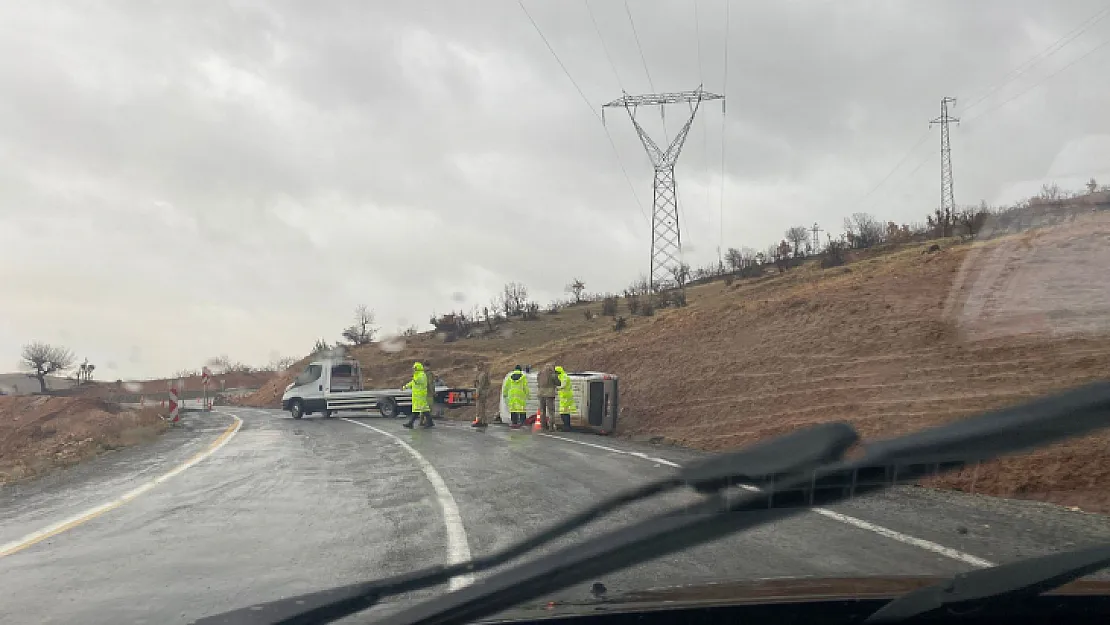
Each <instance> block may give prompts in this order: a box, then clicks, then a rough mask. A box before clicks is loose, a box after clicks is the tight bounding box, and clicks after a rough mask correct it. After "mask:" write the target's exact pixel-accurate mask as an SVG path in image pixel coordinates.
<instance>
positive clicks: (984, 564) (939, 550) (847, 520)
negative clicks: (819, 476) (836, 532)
mask: <svg viewBox="0 0 1110 625" xmlns="http://www.w3.org/2000/svg"><path fill="white" fill-rule="evenodd" d="M540 436H546V437H548V438H557V439H559V440H561V441H566V442H568V443H575V444H577V445H585V446H587V447H595V448H597V449H604V450H605V451H608V452H611V453H615V454H621V455H625V456H632V457H634V458H640V459H641V460H647V461H648V462H654V463H656V464H664V465H667V466H670V467H676V468H677V467H681V466H682V465H680V464H678V463H677V462H671V461H670V460H665V459H663V458H656V457H653V456H649V455H647V454H644V453H640V452H635V451H625V450H623V449H614V448H613V447H606V446H605V445H598V444H596V443H587V442H585V441H579V440H575V439H573V438H566V437H563V436H556V435H554V434H544V433H540ZM743 488H745V489H747V490H751V491H759V489H758V488H756V487H755V486H750V485H745V486H743ZM811 510H812V511H813V512H815V513H817V514H819V515H821V516H823V517H825V518H828V519H833V520H835V521H839V522H841V523H844V524H847V525H851V526H852V527H856V528H859V529H862V530H867V531H869V532H874V533H876V534H878V535H880V536H885V537H886V538H890V539H891V540H896V541H898V542H900V543H905V544H907V545H913V546H914V547H918V548H920V549H924V550H926V551H931V552H933V553H936V554H939V555H942V556H944V557H946V558H951V559H953V560H958V561H960V562H963V563H965V564H970V565H971V566H977V567H980V568H988V567H992V566H994V565H995V564H994V563H993V562H991V561H989V560H984V559H982V558H978V557H975V556H973V555H971V554H969V553H964V552H962V551H958V550H956V549H952V548H950V547H945V546H944V545H940V544H937V543H934V542H932V541H929V540H925V539H923V538H917V537H915V536H910V535H908V534H903V533H901V532H896V531H894V530H892V529H889V528H886V527H883V526H881V525H876V524H874V523H870V522H868V521H864V520H863V519H858V518H856V517H854V516H849V515H847V514H842V513H840V512H834V511H832V510H829V509H827V508H816V507H815V508H811Z"/></svg>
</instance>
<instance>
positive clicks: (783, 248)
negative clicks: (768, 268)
mask: <svg viewBox="0 0 1110 625" xmlns="http://www.w3.org/2000/svg"><path fill="white" fill-rule="evenodd" d="M775 266H776V267H778V269H779V273H782V272H784V271H786V268H787V267H789V266H790V244H789V243H787V242H786V239H783V240H782V241H781V242H779V246H778V249H776V250H775Z"/></svg>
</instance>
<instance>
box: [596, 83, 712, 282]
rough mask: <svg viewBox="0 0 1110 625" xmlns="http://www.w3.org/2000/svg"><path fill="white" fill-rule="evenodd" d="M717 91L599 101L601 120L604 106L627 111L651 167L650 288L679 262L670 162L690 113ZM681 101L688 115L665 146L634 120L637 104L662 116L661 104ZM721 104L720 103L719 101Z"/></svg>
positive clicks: (675, 157) (668, 275)
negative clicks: (684, 104)
mask: <svg viewBox="0 0 1110 625" xmlns="http://www.w3.org/2000/svg"><path fill="white" fill-rule="evenodd" d="M724 99H725V97H724V96H723V95H720V94H716V93H710V92H708V91H705V90H703V89H702V87H701V85H698V88H697V89H695V90H694V91H679V92H677V93H649V94H647V95H635V96H634V95H628V93H627V92H626V93H625V94H624V96H622V97H620V98H618V99H616V100H613V101H612V102H609V103H606V104H603V105H602V107H601V114H602V116H603V117H602V120H603V121H604V115H605V109H606V108H609V107H615V106H622V107H624V109H625V110H626V111H628V117H629V119H631V120H632V125H633V126H634V127H635V128H636V134H638V135H639V136H640V142H641V143H643V144H644V149H645V150H647V153H648V158H650V159H651V164H652V166H653V167H654V168H655V183H654V185H653V186H654V189H655V200H654V202H653V203H652V205H653V209H652V212H651V269H650V271H649V272H648V276H649V278H648V279H649V280H650V287H651V289H652V290H653V291H654V290H655V289H656V287H657V285H663V284H667V283H669V282H672V281H673V280H674V270H675V268H676V267H678V266H679V265H680V264H681V263H682V232H681V230H680V228H679V223H678V196H677V195H676V191H675V178H674V166H675V163H676V162H677V161H678V155H679V154H680V153H681V152H682V145H683V144H684V143H685V142H686V135H687V134H688V133H689V132H690V125H691V124H693V123H694V116H695V115H697V114H698V108H699V107H700V106H701V103H702V102H703V101H706V100H724ZM682 102H685V103H687V104H689V105H690V118H689V119H687V120H686V123H685V124H684V125H683V126H682V129H681V130H679V131H678V134H677V135H675V138H674V140H673V141H671V144H670V145H669V146H667V149H666V150H662V149H660V148H659V146H658V145H657V144H656V143H655V141H652V139H651V137H649V136H648V134H647V131H645V130H644V128H643V126H641V125H640V123H639V122H638V121H636V111H637V109H638V108H639V107H641V106H658V107H659V114H660V115H661V116H664V118H665V110H666V109H664V108H663V107H664V106H666V105H668V104H679V103H682ZM722 104H723V103H722Z"/></svg>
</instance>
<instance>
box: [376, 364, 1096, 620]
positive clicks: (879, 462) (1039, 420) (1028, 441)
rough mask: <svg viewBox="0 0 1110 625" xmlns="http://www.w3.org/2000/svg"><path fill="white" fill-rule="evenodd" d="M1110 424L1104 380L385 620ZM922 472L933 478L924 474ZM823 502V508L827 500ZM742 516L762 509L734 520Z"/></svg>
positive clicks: (481, 612)
mask: <svg viewBox="0 0 1110 625" xmlns="http://www.w3.org/2000/svg"><path fill="white" fill-rule="evenodd" d="M1105 427H1110V382H1099V383H1095V384H1091V385H1088V386H1085V387H1081V388H1078V389H1075V390H1072V391H1068V392H1065V393H1061V394H1058V395H1054V396H1050V397H1046V398H1043V399H1038V400H1035V401H1032V402H1029V403H1026V404H1023V405H1020V406H1016V407H1013V408H1006V409H1003V410H996V411H992V412H989V413H986V414H983V415H981V416H979V417H975V418H972V419H967V420H963V421H957V422H954V423H950V424H947V425H943V426H939V427H935V428H931V429H929V430H926V431H923V432H918V433H914V434H910V435H907V436H902V437H898V438H894V439H890V440H887V441H884V442H881V443H879V444H876V445H874V446H873V447H870V448H869V449H868V451H867V453H865V454H864V456H863V457H862V458H859V459H857V460H852V461H847V462H843V461H842V462H833V463H831V464H828V465H825V466H822V467H819V468H817V469H815V470H814V471H813V472H812V474H811V475H799V476H793V477H788V478H786V479H783V480H781V481H776V482H774V483H773V484H772V485H771V486H770V487H769V488H764V489H762V490H760V491H758V492H753V493H745V494H742V495H739V496H731V497H730V496H729V495H731V494H732V493H729V492H722V493H718V494H716V495H714V496H712V497H709V498H707V499H706V500H705V501H704V502H703V503H701V504H698V505H696V506H693V507H692V508H689V509H688V512H689V513H688V514H683V515H681V516H675V515H673V514H671V513H669V512H668V513H665V514H662V515H660V516H658V517H655V518H651V519H648V520H646V521H641V522H639V523H634V524H633V525H632V526H630V527H624V528H621V529H618V530H615V531H611V532H608V533H606V534H604V535H602V536H598V537H595V538H592V539H589V540H587V541H585V542H584V543H582V544H579V545H575V546H571V547H567V548H564V549H562V550H560V551H557V552H555V553H552V554H550V555H547V556H545V557H543V558H540V559H539V560H536V561H534V562H528V563H524V564H522V565H519V566H516V567H513V568H511V569H508V570H505V571H501V572H498V573H495V574H493V575H491V576H490V577H488V578H486V579H483V580H479V581H478V582H476V583H474V584H472V585H470V586H467V587H465V588H462V589H459V590H456V591H454V592H451V593H447V594H445V595H442V596H439V597H436V598H433V599H430V600H428V601H426V602H424V603H421V604H418V605H415V606H413V607H410V608H408V609H406V610H403V611H401V612H399V613H397V614H394V615H392V616H390V617H389V618H387V619H384V620H383V621H382V622H384V623H396V624H406V625H410V624H415V623H421V624H424V625H431V624H436V625H449V624H454V623H460V624H461V623H468V622H471V621H473V620H475V619H479V618H482V617H486V616H490V615H493V614H496V613H498V612H500V611H502V610H505V609H506V608H509V607H511V606H514V605H517V604H519V603H522V602H524V601H527V600H529V599H535V598H537V597H541V596H544V595H546V594H549V593H551V592H554V591H557V590H562V589H564V588H567V587H569V586H573V585H574V584H576V583H579V582H581V581H582V580H583V579H589V578H590V577H593V576H596V575H602V574H605V573H609V572H612V571H615V570H620V569H622V568H625V567H627V566H631V565H633V564H639V563H641V562H645V561H648V560H651V559H654V558H657V557H660V556H663V555H667V554H669V553H673V552H675V551H678V550H681V549H685V548H687V547H692V546H695V545H699V544H702V543H705V542H709V541H711V540H715V539H717V538H721V537H723V536H726V535H728V534H731V533H733V532H736V531H738V530H741V529H745V528H750V527H755V526H758V525H762V524H764V523H768V522H772V521H775V520H778V519H782V518H785V517H787V516H791V515H794V514H798V513H800V512H802V511H804V510H806V509H807V508H805V507H794V508H773V507H772V508H770V509H767V508H761V506H762V505H765V504H766V503H767V502H769V501H773V497H774V494H775V492H776V491H789V490H795V491H796V490H799V489H804V488H806V487H807V486H809V485H812V484H816V483H819V482H821V481H824V480H827V479H829V478H835V477H837V476H845V475H847V476H850V477H849V479H850V482H851V483H852V487H851V488H843V489H831V490H828V491H826V493H825V496H826V498H827V499H826V501H827V502H828V503H833V502H837V501H842V500H845V499H849V498H851V497H853V496H857V495H861V494H865V493H869V492H874V491H877V490H880V489H882V488H886V487H889V486H891V485H893V484H895V483H897V476H898V471H897V470H896V471H895V472H894V478H895V479H889V478H888V479H886V480H885V481H883V482H873V483H870V484H866V485H862V486H857V485H856V479H855V477H854V476H855V475H856V474H857V473H858V472H860V471H865V470H867V469H868V468H872V467H876V466H891V465H892V466H894V467H908V468H910V469H911V470H910V471H908V472H907V473H908V474H910V475H912V474H913V470H912V469H913V468H914V467H919V466H922V465H932V466H933V467H935V468H936V469H940V470H943V469H945V468H952V467H953V464H948V465H947V466H944V463H954V462H959V461H961V460H963V459H970V460H976V461H979V460H989V459H992V458H995V457H998V456H1001V455H1004V454H1013V453H1017V452H1020V451H1024V450H1026V449H1030V448H1033V447H1039V446H1043V445H1047V444H1050V443H1053V442H1056V441H1059V440H1062V439H1065V438H1070V437H1074V436H1082V435H1084V434H1087V433H1089V432H1091V431H1093V430H1096V429H1100V428H1105ZM922 474H925V473H924V472H923V473H922ZM823 503H824V502H823ZM738 511H759V512H758V513H755V514H735V512H738Z"/></svg>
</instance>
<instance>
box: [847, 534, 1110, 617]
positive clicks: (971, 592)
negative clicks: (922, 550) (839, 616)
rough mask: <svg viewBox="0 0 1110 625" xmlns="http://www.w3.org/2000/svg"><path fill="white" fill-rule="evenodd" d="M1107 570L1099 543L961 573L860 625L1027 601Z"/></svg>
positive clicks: (1105, 550)
mask: <svg viewBox="0 0 1110 625" xmlns="http://www.w3.org/2000/svg"><path fill="white" fill-rule="evenodd" d="M1108 566H1110V545H1101V546H1098V547H1088V548H1086V549H1079V550H1076V551H1065V552H1064V553H1054V554H1051V555H1047V556H1040V557H1036V558H1027V559H1024V560H1018V561H1017V562H1010V563H1008V564H1001V565H999V566H994V567H991V568H989V569H979V570H976V571H971V572H968V573H961V574H959V575H957V576H955V577H953V578H952V579H950V580H947V581H945V582H942V583H940V584H936V585H934V586H926V587H925V588H919V589H917V590H914V591H912V592H908V593H906V594H904V595H902V596H901V597H898V598H897V599H894V600H893V601H891V602H890V603H888V604H886V605H884V606H883V607H882V608H880V609H879V610H878V611H877V612H875V613H874V614H872V615H871V616H870V617H868V618H867V620H866V621H864V622H865V623H890V622H893V621H904V620H907V619H911V618H914V617H917V616H921V615H924V614H928V613H930V612H933V611H935V610H939V609H942V608H946V607H950V606H957V605H969V604H978V603H980V602H986V601H1006V602H1013V601H1019V600H1023V599H1028V598H1030V597H1035V596H1037V595H1040V594H1041V593H1044V592H1047V591H1049V590H1052V589H1053V588H1058V587H1060V586H1063V585H1064V584H1067V583H1069V582H1073V581H1075V580H1077V579H1079V578H1080V577H1083V576H1085V575H1090V574H1091V573H1095V572H1097V571H1099V570H1101V569H1104V568H1106V567H1108Z"/></svg>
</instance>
